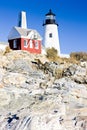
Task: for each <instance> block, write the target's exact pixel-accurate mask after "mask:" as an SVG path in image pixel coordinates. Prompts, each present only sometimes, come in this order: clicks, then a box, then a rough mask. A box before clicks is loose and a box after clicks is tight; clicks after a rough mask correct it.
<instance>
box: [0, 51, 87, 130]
mask: <svg viewBox="0 0 87 130" xmlns="http://www.w3.org/2000/svg"><path fill="white" fill-rule="evenodd" d="M0 130H87V62H80V63H79V64H74V63H65V62H62V63H61V62H49V61H48V59H46V57H45V56H42V55H32V54H30V53H28V52H25V51H11V52H9V53H2V52H1V53H0Z"/></svg>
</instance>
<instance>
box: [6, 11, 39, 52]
mask: <svg viewBox="0 0 87 130" xmlns="http://www.w3.org/2000/svg"><path fill="white" fill-rule="evenodd" d="M8 42H9V46H10V48H11V49H13V50H27V51H29V52H30V53H36V54H40V53H41V47H42V37H41V36H40V34H39V33H38V32H37V31H36V30H32V29H28V28H27V26H26V13H25V12H23V11H22V12H21V15H20V17H19V24H18V27H13V28H12V30H11V31H10V33H9V35H8Z"/></svg>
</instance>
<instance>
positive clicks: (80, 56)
mask: <svg viewBox="0 0 87 130" xmlns="http://www.w3.org/2000/svg"><path fill="white" fill-rule="evenodd" d="M70 57H71V58H73V59H75V60H78V61H80V60H83V61H87V53H86V52H72V53H71V54H70Z"/></svg>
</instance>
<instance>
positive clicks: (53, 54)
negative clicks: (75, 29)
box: [46, 47, 58, 61]
mask: <svg viewBox="0 0 87 130" xmlns="http://www.w3.org/2000/svg"><path fill="white" fill-rule="evenodd" d="M46 53H47V55H46V56H47V58H48V59H49V60H51V61H56V60H57V59H58V52H57V50H56V49H55V48H53V47H52V48H48V49H47V50H46Z"/></svg>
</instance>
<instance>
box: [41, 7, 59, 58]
mask: <svg viewBox="0 0 87 130" xmlns="http://www.w3.org/2000/svg"><path fill="white" fill-rule="evenodd" d="M45 16H46V19H45V22H44V23H43V26H44V29H45V30H44V41H43V44H44V47H45V48H52V47H54V48H55V49H56V50H57V51H58V55H60V45H59V36H58V24H57V23H56V19H55V14H54V13H53V12H52V11H51V9H50V10H49V12H48V13H47V14H46V15H45Z"/></svg>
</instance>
